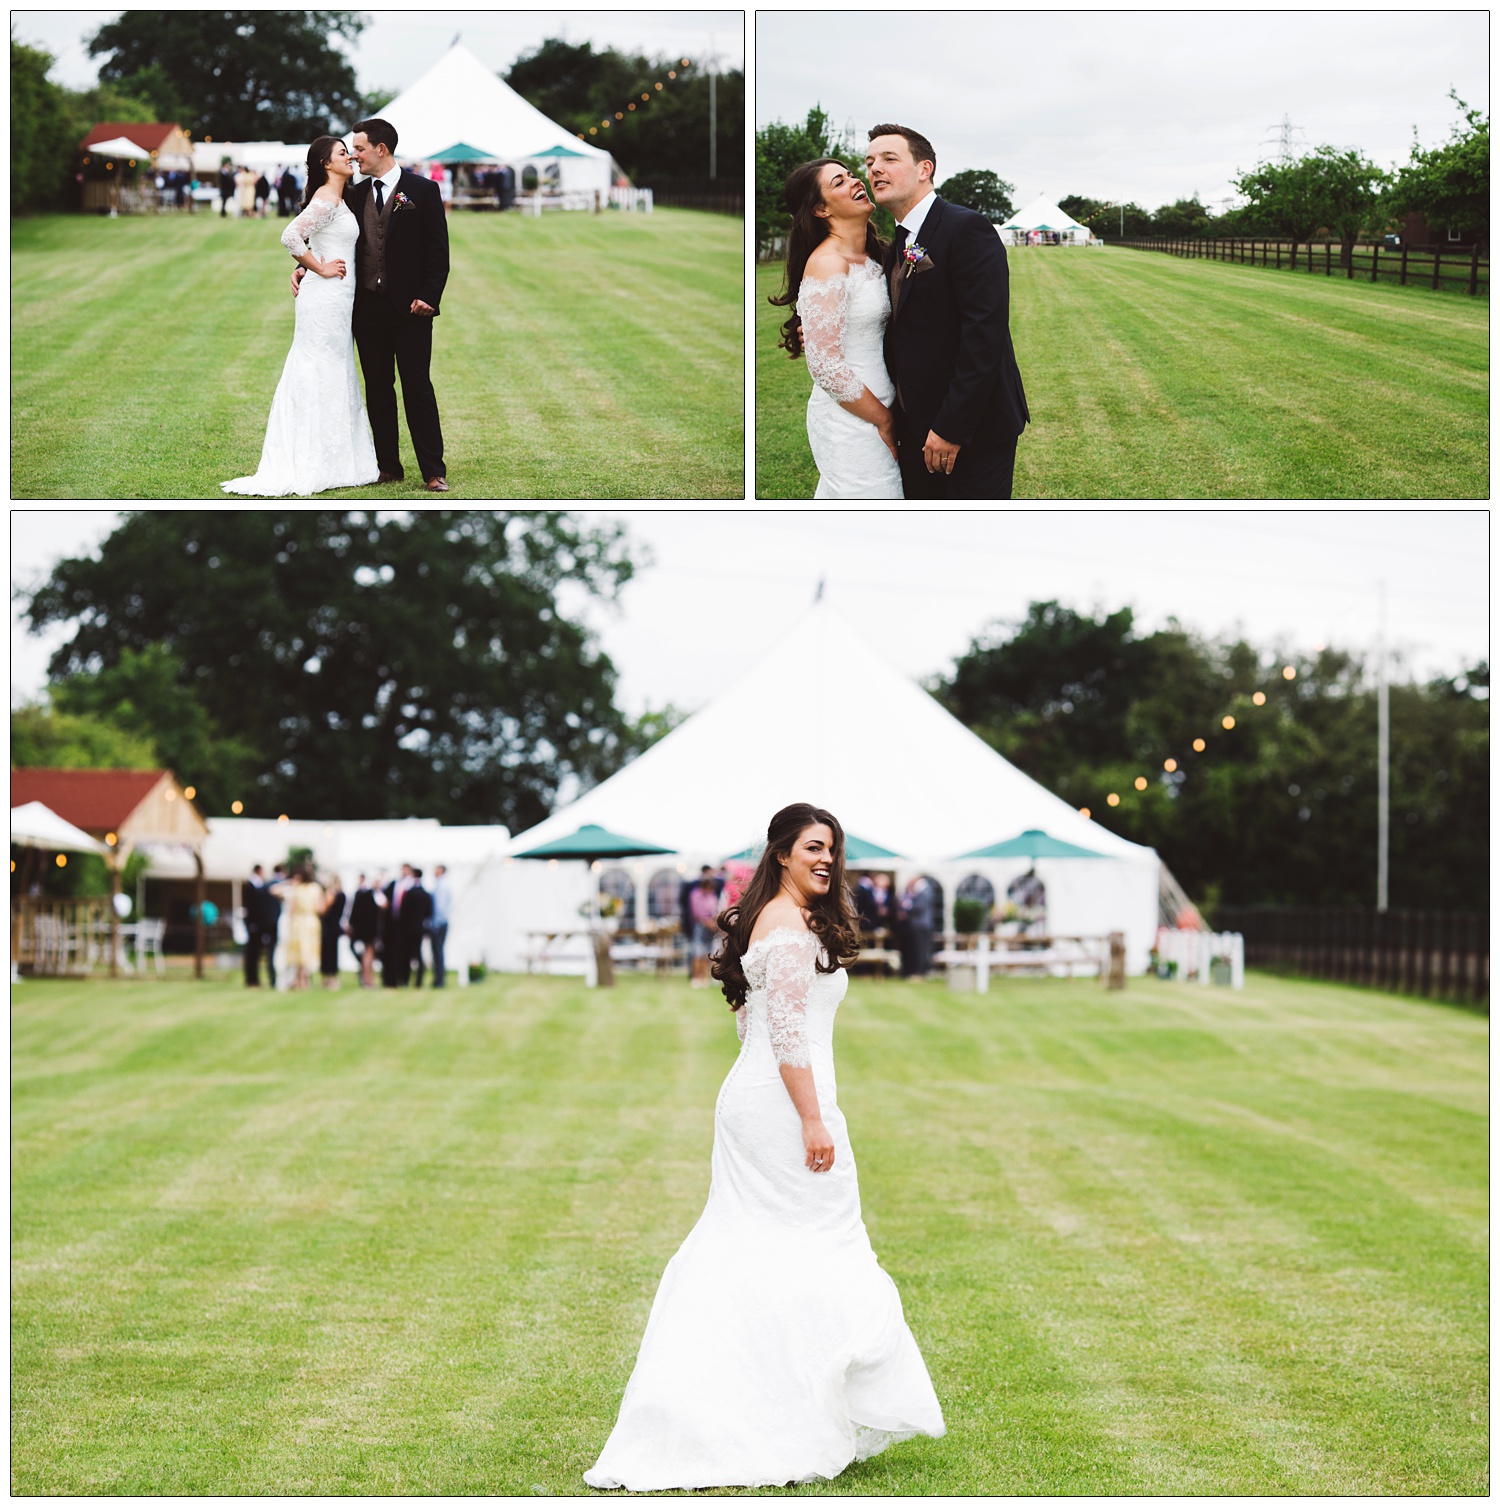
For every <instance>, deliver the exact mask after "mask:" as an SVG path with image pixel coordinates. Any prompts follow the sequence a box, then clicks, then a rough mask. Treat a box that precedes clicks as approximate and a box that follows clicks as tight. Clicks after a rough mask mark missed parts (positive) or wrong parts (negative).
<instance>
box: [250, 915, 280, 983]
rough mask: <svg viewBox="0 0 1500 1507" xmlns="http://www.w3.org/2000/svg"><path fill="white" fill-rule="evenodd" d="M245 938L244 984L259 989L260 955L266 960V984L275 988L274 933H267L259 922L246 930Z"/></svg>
mask: <svg viewBox="0 0 1500 1507" xmlns="http://www.w3.org/2000/svg"><path fill="white" fill-rule="evenodd" d="M246 931H247V935H246V937H245V982H246V983H247V984H248V985H250V987H251V988H252V989H254V988H259V987H260V959H261V954H262V953H264V954H265V958H266V974H267V982H268V983H269V984H270V986H271V987H272V988H273V989H274V988H275V987H276V933H275V932H274V931H268V930H267V929H266V928H265V927H264V926H263V925H261V924H260V923H259V922H256V923H255V924H254V925H253V926H249V927H247V928H246Z"/></svg>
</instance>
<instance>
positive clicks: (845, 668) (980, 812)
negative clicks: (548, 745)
mask: <svg viewBox="0 0 1500 1507" xmlns="http://www.w3.org/2000/svg"><path fill="white" fill-rule="evenodd" d="M793 801H810V802H812V803H813V804H815V805H819V806H823V807H825V808H827V809H828V810H830V811H832V812H833V813H834V814H835V815H836V816H837V817H838V818H839V820H840V821H841V822H842V823H843V825H844V828H845V830H846V831H847V832H849V833H851V834H853V835H855V836H857V837H860V838H863V839H865V840H866V841H868V842H872V843H878V844H880V845H881V846H883V847H885V848H889V849H891V850H892V851H894V852H896V853H899V854H901V855H903V859H902V862H900V863H899V864H896V865H894V867H896V869H897V871H898V883H904V882H905V879H906V878H907V877H909V876H911V875H915V874H918V873H926V874H928V875H931V876H932V877H934V878H936V879H937V880H938V882H939V883H940V884H941V885H942V887H943V890H944V896H945V902H946V908H947V913H948V917H949V924H950V925H951V914H952V911H951V907H952V901H953V896H954V891H955V890H956V888H957V886H958V883H959V882H960V881H961V880H962V879H963V878H964V877H966V876H967V875H970V874H981V875H983V876H985V877H986V878H988V879H989V880H990V881H991V883H992V884H993V885H994V887H995V890H996V893H997V894H1000V895H1003V894H1004V891H1005V887H1006V885H1007V884H1008V883H1009V882H1010V881H1011V880H1013V879H1015V878H1017V877H1019V876H1020V875H1021V874H1023V873H1024V872H1025V871H1026V870H1027V868H1028V867H1029V866H1030V865H1029V863H1028V861H1027V860H1025V859H1015V858H1012V859H992V860H974V859H968V860H960V859H959V858H958V856H957V855H959V854H961V853H967V852H971V851H973V850H974V849H977V848H981V847H984V846H987V845H989V844H992V843H997V842H1001V841H1004V840H1006V839H1008V838H1011V837H1015V836H1017V835H1018V834H1019V833H1021V832H1022V831H1023V830H1026V829H1028V828H1040V829H1042V830H1043V831H1045V832H1047V833H1048V834H1049V835H1051V836H1052V837H1056V838H1060V839H1061V840H1062V841H1063V842H1066V843H1072V844H1075V845H1076V846H1078V847H1081V848H1087V849H1090V850H1092V851H1094V852H1097V853H1099V854H1102V855H1104V856H1103V858H1101V859H1091V860H1084V859H1052V860H1048V859H1040V860H1038V862H1037V864H1036V869H1037V874H1038V876H1039V877H1040V878H1041V879H1042V881H1043V883H1044V884H1045V885H1046V886H1047V891H1048V920H1049V925H1050V927H1051V929H1052V930H1053V931H1054V932H1055V933H1056V934H1059V935H1101V934H1104V933H1108V932H1110V931H1123V932H1124V933H1125V936H1126V947H1127V959H1128V965H1129V966H1130V967H1131V968H1132V969H1133V970H1136V971H1139V970H1141V969H1143V968H1144V967H1145V966H1146V961H1147V954H1148V952H1149V950H1150V947H1151V945H1152V943H1153V941H1154V938H1155V934H1156V925H1157V914H1158V890H1159V863H1158V860H1157V856H1156V853H1155V851H1154V850H1153V849H1151V848H1144V847H1140V846H1138V845H1137V844H1135V843H1131V842H1127V841H1126V840H1125V839H1124V838H1121V837H1117V836H1115V834H1113V833H1112V832H1109V831H1108V830H1106V829H1105V828H1104V827H1102V826H1100V825H1099V823H1097V822H1095V821H1091V820H1089V819H1088V818H1086V817H1084V816H1082V815H1081V814H1080V813H1079V812H1078V811H1077V810H1075V809H1074V807H1072V806H1070V805H1069V804H1068V803H1067V802H1066V801H1063V800H1061V799H1060V798H1059V797H1057V796H1055V795H1053V794H1052V793H1051V792H1050V791H1048V790H1046V789H1044V788H1043V787H1042V786H1041V785H1039V784H1038V783H1037V782H1036V781H1035V780H1033V779H1031V778H1030V776H1028V775H1026V774H1023V773H1022V772H1021V771H1020V770H1019V769H1017V768H1016V767H1015V766H1014V765H1013V764H1011V763H1009V762H1008V761H1007V760H1005V759H1004V758H1002V757H1001V756H1000V755H999V754H998V753H996V752H995V750H994V749H992V748H991V747H990V746H989V745H988V744H987V743H985V742H984V741H983V740H982V739H980V738H979V737H977V736H976V735H975V734H974V733H972V732H970V731H969V730H968V729H967V728H966V727H964V726H963V724H962V723H960V722H959V721H958V720H957V719H956V718H954V717H953V716H951V715H950V714H949V713H948V712H947V711H945V710H944V709H943V708H942V707H941V706H939V705H938V703H937V702H936V701H935V700H934V699H933V698H932V697H931V696H930V695H929V694H928V693H927V692H926V691H924V690H923V689H922V688H921V687H920V686H918V685H917V684H915V683H914V682H913V681H912V680H910V679H909V678H908V677H907V676H906V675H904V674H903V673H902V672H901V671H900V670H898V669H897V668H896V667H895V666H894V665H892V664H891V663H890V662H889V661H887V660H886V659H884V658H883V657H882V656H881V655H880V654H879V653H878V652H877V651H876V650H875V649H873V648H872V647H871V646H870V644H869V642H868V641H867V638H866V637H865V635H863V634H862V633H860V632H859V631H858V630H857V629H856V628H854V627H853V625H852V624H850V623H849V622H848V621H847V620H846V619H845V618H844V617H843V616H842V615H841V614H840V613H839V612H838V611H837V610H836V609H835V608H833V607H832V606H831V605H829V604H827V603H820V604H819V605H817V606H815V607H813V608H812V609H811V611H810V612H809V613H808V615H807V616H806V617H805V618H804V619H803V621H802V622H800V623H799V624H798V625H797V626H796V628H794V629H793V630H792V631H791V632H790V633H789V634H788V635H787V636H786V637H785V638H783V639H782V640H781V641H780V642H779V643H776V644H774V645H773V646H772V647H771V648H770V650H769V651H768V652H767V654H766V656H765V657H764V659H762V660H761V661H760V663H759V664H757V665H756V666H755V667H754V668H753V669H751V670H750V671H749V673H748V674H746V675H745V676H744V678H743V679H741V680H740V681H739V682H738V683H737V684H734V685H732V686H730V687H728V688H727V689H726V690H725V691H724V693H723V694H722V695H721V696H720V697H719V698H718V699H717V700H715V701H713V702H711V703H710V704H709V705H708V706H706V707H704V708H703V709H702V710H701V711H699V712H697V713H696V714H695V715H694V716H692V717H690V718H689V719H688V720H687V721H686V722H685V723H683V724H682V725H681V726H680V727H678V728H677V729H675V730H674V731H673V732H671V733H670V734H668V735H667V737H665V738H663V739H662V740H661V741H660V742H659V743H657V744H655V745H653V746H652V747H651V748H650V749H648V750H647V751H646V752H645V753H644V754H642V755H641V756H640V757H639V758H638V759H636V760H635V761H634V762H633V763H630V764H627V765H626V766H625V768H624V769H622V770H620V771H619V773H618V774H616V775H614V776H613V777H612V778H610V779H608V780H606V781H605V782H604V783H603V784H601V785H599V786H597V787H596V788H595V789H593V790H591V791H589V792H587V793H586V794H584V795H583V796H581V797H580V798H579V799H578V800H576V801H574V802H573V803H572V804H571V805H569V806H568V807H566V808H565V809H564V810H562V811H559V812H557V813H556V814H555V815H553V816H551V817H549V818H548V819H547V820H546V821H544V822H542V823H540V824H539V825H537V826H535V827H533V828H532V829H531V830H530V831H529V832H525V833H522V834H521V835H520V836H518V837H517V838H515V839H514V840H513V842H512V844H511V847H510V853H511V854H512V855H513V854H514V853H519V852H524V851H526V850H527V849H530V848H533V847H536V846H538V845H539V844H541V843H544V842H549V841H551V840H552V839H553V838H558V837H564V836H568V835H570V834H571V833H573V832H575V831H576V830H577V829H578V828H579V827H580V826H581V825H582V824H583V823H585V822H596V823H598V824H599V825H600V826H603V827H606V828H608V829H610V830H611V831H615V832H622V833H626V834H628V835H630V836H632V837H636V838H640V839H642V840H644V841H647V842H653V843H657V844H660V845H661V846H663V847H667V848H671V849H673V850H674V856H673V857H672V858H661V859H657V858H651V859H645V860H630V861H628V862H627V863H625V864H622V865H621V867H624V868H625V869H626V870H627V872H628V873H631V874H633V875H634V876H635V877H636V882H637V907H638V914H639V913H643V911H644V902H645V895H646V887H647V885H648V883H649V879H650V876H651V875H652V874H653V873H654V872H656V871H657V870H659V869H663V868H673V867H675V868H676V869H677V870H678V871H679V872H696V870H697V866H698V865H699V864H701V863H717V862H719V861H721V860H722V859H724V858H725V857H727V856H728V855H730V854H732V853H736V852H739V851H741V850H742V849H744V848H746V847H749V846H750V845H752V844H754V843H757V842H758V841H759V840H761V839H763V837H764V835H765V828H766V823H767V821H768V820H769V818H770V816H771V815H772V814H773V813H774V812H775V811H776V810H778V809H779V808H780V807H782V806H784V805H788V804H790V803H791V802H793ZM606 867H608V865H606ZM587 885H588V878H587V871H586V870H585V868H584V866H583V865H582V864H581V863H573V864H568V863H562V864H557V865H555V866H553V865H549V864H544V863H540V862H538V861H535V860H526V859H518V858H515V857H514V856H509V857H506V858H503V859H499V860H491V862H490V863H489V864H488V865H486V866H485V869H484V871H483V872H481V873H480V874H479V875H476V877H475V881H474V887H475V889H476V890H477V891H483V892H484V893H485V894H486V895H487V896H488V897H489V899H488V900H487V901H486V903H485V908H486V909H487V910H488V911H489V913H490V914H491V915H492V916H493V918H494V929H493V932H492V933H491V938H490V944H489V948H488V961H489V963H490V964H491V966H498V967H516V966H519V963H520V960H521V959H522V958H523V957H524V955H525V951H526V947H527V943H526V937H525V932H526V931H527V930H528V929H542V928H545V927H548V926H554V925H569V924H572V925H577V924H578V920H577V918H578V907H579V906H580V904H582V903H583V902H584V901H585V899H586V897H587V894H588V889H587ZM581 955H582V947H581V944H580V958H581Z"/></svg>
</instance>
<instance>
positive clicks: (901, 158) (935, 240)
mask: <svg viewBox="0 0 1500 1507" xmlns="http://www.w3.org/2000/svg"><path fill="white" fill-rule="evenodd" d="M865 172H866V176H867V177H868V179H869V183H870V194H871V196H872V197H873V198H874V200H875V202H876V203H877V204H883V205H884V206H885V207H886V208H887V209H889V210H890V211H891V213H892V214H893V215H895V217H896V239H895V241H894V243H893V244H892V246H891V249H890V251H889V253H888V254H887V256H886V262H885V274H886V279H887V281H888V282H889V284H890V289H891V319H890V323H889V324H888V325H887V326H886V334H885V362H886V367H887V368H888V369H889V371H890V374H891V379H892V380H893V381H894V382H895V384H896V401H897V405H898V407H897V414H896V436H897V442H898V446H899V450H900V456H899V459H900V463H901V485H902V488H903V490H904V491H905V493H906V496H907V497H908V498H918V499H924V500H929V501H934V502H937V501H943V500H948V499H954V500H957V499H973V500H978V501H991V500H995V499H1008V498H1009V497H1010V494H1011V485H1012V480H1013V478H1014V474H1015V466H1016V440H1017V439H1018V438H1019V437H1020V434H1021V431H1022V430H1023V429H1024V428H1025V427H1026V425H1027V422H1028V421H1029V419H1030V418H1031V414H1030V413H1029V411H1028V410H1027V407H1026V394H1025V392H1024V391H1023V390H1022V388H1021V373H1020V371H1019V369H1018V368H1017V366H1016V356H1015V352H1014V351H1013V350H1012V349H1011V343H1010V274H1009V271H1008V270H1007V268H1006V264H1005V248H1004V246H1002V245H1001V244H1000V237H999V236H998V235H997V234H996V233H995V227H994V226H993V225H992V224H991V223H990V222H989V221H988V220H987V219H985V217H984V216H983V215H980V214H976V213H975V212H974V211H973V210H971V209H962V208H960V207H959V206H958V205H957V204H949V203H948V202H947V201H946V200H944V199H940V198H939V197H938V196H937V194H935V193H934V192H933V188H932V182H933V178H934V176H935V175H936V173H937V154H936V153H935V152H934V151H933V149H932V143H931V142H930V141H928V139H927V138H926V137H925V136H923V135H921V134H920V133H919V132H917V131H913V130H912V129H910V127H908V126H897V125H880V126H875V127H874V128H873V129H872V130H871V131H870V145H869V147H868V148H867V150H866V152H865Z"/></svg>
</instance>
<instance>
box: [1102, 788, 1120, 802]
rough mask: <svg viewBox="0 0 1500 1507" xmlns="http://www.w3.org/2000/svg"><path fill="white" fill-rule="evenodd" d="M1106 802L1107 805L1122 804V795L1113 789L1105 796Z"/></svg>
mask: <svg viewBox="0 0 1500 1507" xmlns="http://www.w3.org/2000/svg"><path fill="white" fill-rule="evenodd" d="M1104 804H1105V805H1106V806H1118V805H1119V804H1120V797H1119V796H1117V795H1116V794H1115V793H1114V791H1113V790H1111V791H1110V793H1109V794H1108V795H1107V796H1105V797H1104Z"/></svg>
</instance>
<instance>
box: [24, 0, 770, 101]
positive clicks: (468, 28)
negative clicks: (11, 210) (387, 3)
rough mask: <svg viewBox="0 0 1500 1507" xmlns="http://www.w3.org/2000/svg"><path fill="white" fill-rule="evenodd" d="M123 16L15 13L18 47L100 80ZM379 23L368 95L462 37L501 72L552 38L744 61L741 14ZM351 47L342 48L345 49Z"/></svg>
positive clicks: (370, 31)
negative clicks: (106, 49) (107, 41)
mask: <svg viewBox="0 0 1500 1507" xmlns="http://www.w3.org/2000/svg"><path fill="white" fill-rule="evenodd" d="M119 14H120V12H119V11H112V10H75V11H26V10H20V11H12V12H11V32H12V35H13V36H14V37H15V38H16V40H17V41H20V42H26V43H28V44H30V45H31V46H33V47H43V48H45V49H46V50H47V51H48V52H50V53H52V55H53V56H54V57H55V58H56V59H57V65H56V67H55V68H53V70H52V74H51V77H52V78H53V80H54V81H55V82H57V83H59V84H63V85H65V86H66V87H67V88H69V89H85V88H87V87H89V85H91V84H93V83H95V82H97V80H98V77H99V65H98V60H97V59H93V58H90V57H89V55H88V48H87V40H86V39H87V38H89V37H91V36H93V34H94V33H95V32H96V31H98V29H99V28H100V27H101V26H102V25H103V24H104V23H105V22H106V21H109V20H113V19H114V18H115V17H116V16H118V15H119ZM364 14H365V15H367V16H368V17H369V18H370V24H369V25H368V26H367V27H366V28H365V29H364V32H363V33H362V34H361V36H360V39H359V41H358V42H357V43H356V44H355V46H354V47H353V48H352V49H350V52H349V56H350V59H351V61H352V62H353V64H354V74H355V78H356V80H357V81H358V84H359V88H360V90H361V91H362V92H365V93H370V92H373V91H374V90H376V89H391V90H396V91H398V92H399V91H400V90H402V89H404V88H406V86H407V85H408V84H412V83H415V82H416V80H417V79H418V78H419V77H420V76H421V75H422V74H423V73H425V72H426V71H427V70H428V69H429V68H430V67H432V65H433V64H434V63H435V62H437V60H438V59H439V58H440V57H441V56H442V55H443V54H444V53H445V52H446V51H447V50H448V47H449V44H450V43H451V42H452V41H453V38H454V36H455V34H457V33H462V35H463V39H464V44H465V45H466V46H467V47H468V48H469V49H470V50H471V51H472V52H474V53H475V54H476V55H477V56H478V57H479V58H480V60H481V61H483V62H485V63H487V64H488V65H489V66H490V67H491V68H493V69H494V70H495V72H496V73H503V72H504V71H505V70H506V69H507V68H509V67H510V65H511V64H512V63H513V62H515V60H516V58H517V57H518V56H519V55H520V54H521V53H523V52H529V51H531V50H532V49H533V48H535V47H536V45H537V44H538V43H539V42H543V41H545V40H546V39H547V38H548V37H564V38H566V39H567V40H568V41H569V42H575V43H577V42H592V43H593V44H594V45H595V47H615V48H618V49H619V50H621V51H626V52H632V53H634V52H643V53H645V54H647V55H648V56H650V57H667V56H674V55H675V56H680V57H689V58H692V57H703V56H705V55H706V54H707V52H708V50H709V48H710V46H712V48H713V49H714V50H715V51H716V52H717V53H718V55H719V58H720V66H721V67H724V68H742V67H743V66H744V62H745V30H744V18H743V15H742V13H741V12H739V11H733V10H729V11H709V10H683V11H663V10H603V11H586V10H581V11H564V10H559V11H525V10H520V11H495V10H488V11H486V10H479V11H458V10H433V11H365V12H364ZM336 45H340V46H342V43H336Z"/></svg>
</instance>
